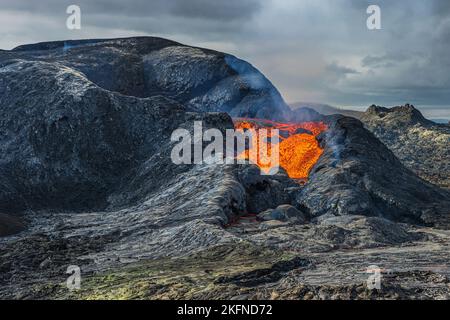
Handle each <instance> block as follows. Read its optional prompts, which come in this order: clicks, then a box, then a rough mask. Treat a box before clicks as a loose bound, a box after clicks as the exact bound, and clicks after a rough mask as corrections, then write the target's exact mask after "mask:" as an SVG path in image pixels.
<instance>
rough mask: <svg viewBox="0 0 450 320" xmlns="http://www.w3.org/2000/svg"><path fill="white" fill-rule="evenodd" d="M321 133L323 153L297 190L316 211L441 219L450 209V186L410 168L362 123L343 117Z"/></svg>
mask: <svg viewBox="0 0 450 320" xmlns="http://www.w3.org/2000/svg"><path fill="white" fill-rule="evenodd" d="M329 125H330V126H329V129H328V131H327V132H326V133H325V134H323V135H322V136H321V137H320V140H321V144H322V146H323V147H324V153H323V155H322V156H321V158H320V159H319V161H318V163H317V164H316V166H315V167H314V169H313V170H312V172H311V174H310V181H309V182H308V184H307V185H306V186H305V188H304V189H303V190H302V191H301V193H300V194H299V195H298V196H297V204H298V205H300V206H304V207H306V208H307V209H308V210H309V213H310V214H311V215H312V216H313V217H314V216H315V217H317V216H320V215H323V214H333V215H365V216H378V217H384V218H387V219H391V220H396V221H399V220H402V221H408V222H413V223H424V222H433V221H434V222H438V221H439V223H440V221H442V219H441V218H442V217H443V216H445V217H447V219H448V216H449V213H450V195H449V192H448V191H446V190H444V189H440V188H438V187H436V186H433V185H432V184H430V183H427V182H425V181H424V180H422V179H421V178H419V177H417V176H416V175H415V174H414V173H412V172H411V171H410V170H409V169H407V168H405V167H404V166H403V165H402V163H401V162H400V161H399V160H398V159H397V158H396V157H395V155H394V154H393V153H392V152H391V151H390V150H389V149H388V148H387V147H386V146H385V145H384V144H383V143H381V142H380V141H379V140H378V139H377V138H376V137H375V136H374V135H373V134H372V133H370V132H369V131H368V130H366V129H365V128H364V126H363V124H362V123H361V122H360V121H359V120H356V119H354V118H346V117H340V118H339V119H338V120H336V121H332V122H329Z"/></svg>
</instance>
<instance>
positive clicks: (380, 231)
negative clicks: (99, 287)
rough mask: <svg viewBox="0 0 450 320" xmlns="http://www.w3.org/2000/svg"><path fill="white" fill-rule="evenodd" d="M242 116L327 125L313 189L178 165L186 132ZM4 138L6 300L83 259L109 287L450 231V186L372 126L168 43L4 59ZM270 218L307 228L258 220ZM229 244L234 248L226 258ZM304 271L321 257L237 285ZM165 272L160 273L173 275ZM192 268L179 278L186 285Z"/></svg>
mask: <svg viewBox="0 0 450 320" xmlns="http://www.w3.org/2000/svg"><path fill="white" fill-rule="evenodd" d="M230 115H231V116H240V117H257V118H270V119H282V118H284V119H295V120H296V121H306V120H308V119H309V120H310V121H325V122H327V124H328V125H329V130H328V131H327V132H326V133H324V134H322V135H321V136H320V137H319V140H320V143H321V145H322V146H323V148H324V154H323V156H322V157H321V159H320V160H319V162H318V163H317V165H316V166H315V167H314V168H313V170H312V172H311V176H310V179H309V181H308V183H307V184H306V185H305V186H302V185H300V184H299V183H297V182H295V181H293V180H292V179H290V178H289V177H288V176H287V175H286V173H285V172H283V171H280V172H279V173H278V174H277V175H274V176H261V175H260V174H259V169H258V168H256V167H255V166H251V165H238V166H230V165H220V164H196V165H174V164H173V163H172V161H171V159H170V152H171V150H172V147H173V145H174V143H173V142H171V141H170V135H171V133H172V131H173V130H174V129H176V128H185V129H187V130H189V131H190V132H192V130H193V123H194V121H202V123H203V127H204V128H205V129H206V128H212V127H214V128H218V129H220V130H222V131H223V130H225V129H227V128H232V126H233V124H232V119H231V117H230ZM0 133H1V135H0V151H1V154H0V186H1V188H0V236H1V238H0V297H1V298H4V297H8V298H10V297H14V298H35V297H37V295H38V294H39V297H42V296H43V297H46V296H52V294H53V293H51V292H48V291H46V290H49V289H48V288H49V286H50V285H49V283H53V284H54V283H59V284H60V283H62V282H63V281H64V280H65V279H66V276H67V275H66V273H65V272H66V268H67V266H68V265H74V264H75V265H79V266H81V267H82V270H83V276H86V277H87V278H89V277H93V279H95V277H96V275H97V274H101V273H105V274H106V276H105V279H108V278H109V277H108V273H109V272H113V271H115V270H122V268H123V267H124V266H127V265H129V264H135V263H141V262H142V261H146V262H148V261H162V262H161V263H162V265H163V266H166V265H168V264H170V261H172V259H175V260H173V261H176V262H177V268H179V267H180V266H181V265H183V264H182V263H181V264H179V262H178V260H176V259H187V260H189V259H190V258H192V259H193V261H194V264H196V263H197V262H198V260H197V258H196V257H197V254H198V255H200V256H201V255H204V256H206V257H207V259H206V260H208V259H211V262H209V263H212V264H216V263H217V262H222V263H223V258H224V257H228V254H229V252H230V250H231V251H233V250H235V248H239V246H241V245H242V244H243V243H245V244H246V245H248V247H250V248H253V247H254V246H256V247H257V248H258V249H257V250H253V249H251V250H250V257H249V259H250V262H251V263H252V267H253V268H255V266H256V267H258V266H257V262H255V261H256V260H255V261H253V259H258V257H260V255H258V254H256V253H254V251H256V252H259V251H261V250H265V249H266V248H269V249H270V250H275V252H276V253H277V254H276V255H275V256H276V257H279V256H282V255H283V254H284V253H286V254H287V253H289V254H292V253H298V252H302V253H304V254H308V255H311V258H314V257H316V258H317V256H315V255H316V254H318V255H320V254H322V253H324V252H331V251H336V250H350V249H355V248H358V249H368V248H380V247H383V246H400V245H413V244H414V242H416V241H422V240H423V241H425V240H424V239H426V237H423V236H422V234H421V233H420V232H419V231H417V230H416V229H415V227H414V226H411V225H406V224H405V225H404V224H398V223H397V221H403V222H410V223H414V224H418V225H421V224H424V223H425V224H429V225H433V224H435V225H439V226H443V227H445V226H446V223H448V214H449V210H448V208H449V204H448V203H449V194H448V192H447V191H446V190H443V189H440V188H438V187H436V186H434V185H431V184H429V183H427V182H425V181H423V180H422V179H420V178H419V177H417V176H416V175H415V174H414V173H413V172H411V171H410V170H408V169H406V168H405V167H404V166H403V165H402V163H401V162H400V161H399V160H398V159H397V158H396V157H395V155H394V154H393V153H392V152H391V151H389V150H388V149H387V148H386V147H385V146H384V145H383V144H382V143H381V142H380V141H379V140H378V139H377V138H376V137H375V136H374V135H372V134H371V133H370V132H369V131H368V130H367V129H365V128H364V127H363V125H362V123H361V122H359V121H358V120H356V119H352V118H345V117H339V116H328V117H324V116H322V115H320V114H318V113H316V112H313V111H311V110H301V111H296V112H293V113H291V112H290V111H289V109H288V108H287V106H286V105H285V104H284V102H283V101H282V99H281V96H280V95H279V93H278V91H277V90H276V89H275V88H274V87H273V86H272V85H271V84H270V82H269V81H268V80H267V79H266V78H265V77H264V76H263V75H262V74H260V73H259V72H258V71H257V70H256V69H255V68H254V67H252V66H251V65H250V64H248V63H246V62H244V61H241V60H239V59H237V58H235V57H232V56H230V55H227V54H223V53H219V52H214V51H211V50H206V49H199V48H193V47H188V46H184V45H181V44H178V43H175V42H172V41H168V40H164V39H159V38H149V37H144V38H129V39H113V40H88V41H66V42H52V43H41V44H35V45H27V46H21V47H19V48H16V49H15V50H12V51H1V52H0ZM268 209H272V210H278V211H279V212H281V213H282V215H284V216H286V217H287V218H288V220H292V216H294V217H295V218H294V220H295V219H296V220H297V222H301V223H284V222H282V221H267V222H263V223H260V222H259V221H258V220H257V219H255V216H256V215H257V214H260V213H261V212H264V211H265V210H268ZM350 216H355V217H354V218H353V217H352V218H348V219H347V217H350ZM311 219H312V221H311ZM305 220H306V221H308V222H311V223H303V222H304V221H305ZM24 226H26V228H24ZM20 231H21V232H20ZM18 232H20V233H18ZM426 232H427V233H428V234H433V232H435V231H433V230H431V229H427V231H426ZM4 236H6V237H4ZM436 238H438V239H440V240H439V241H442V243H443V245H442V248H441V247H437V248H434V251H433V259H434V260H436V259H437V258H436V257H439V256H440V255H442V252H445V250H446V249H447V247H448V246H447V244H448V243H450V241H448V237H447V236H446V235H436ZM218 247H220V248H226V249H225V250H223V251H222V250H219V251H218V252H219V253H217V251H216V249H217V248H218ZM418 247H420V250H422V249H423V250H422V251H421V252H425V253H426V248H428V247H427V245H420V246H419V245H418ZM229 248H231V249H229ZM280 250H281V252H280ZM380 250H381V249H380ZM403 253H404V256H406V257H410V256H411V255H412V254H411V253H410V252H409V251H405V252H403ZM425 253H423V255H424V256H425ZM184 257H186V258H184ZM272 258H273V256H272V255H271V259H272ZM350 258H351V257H350V255H346V256H345V257H344V258H342V259H341V260H342V261H344V262H346V261H347V260H346V259H350ZM353 258H355V256H353ZM233 259H235V260H232V261H231V262H230V261H229V260H224V261H225V262H226V263H227V265H226V266H225V267H226V269H229V266H230V265H235V264H238V263H237V262H236V261H240V260H239V259H238V258H233ZM320 259H325V260H326V257H325V256H320ZM320 259H319V260H318V261H317V263H319V265H321V263H323V261H322V260H320ZM389 259H393V258H392V257H391V256H390V258H389ZM442 259H444V262H445V258H442ZM200 260H201V259H200ZM296 261H306V260H302V259H299V258H295V257H294V258H292V259H290V260H289V259H288V260H283V261H277V260H276V259H275V261H272V260H270V262H271V265H269V266H265V267H261V268H259V267H258V268H257V270H256V272H253V271H252V272H246V271H242V272H241V273H242V274H239V275H237V276H236V277H237V278H236V277H229V279H241V278H243V279H244V282H243V283H246V280H245V278H251V281H252V282H251V283H252V284H255V285H260V284H263V285H270V284H271V283H272V282H277V283H278V284H277V286H278V287H279V288H283V287H285V286H288V287H289V286H290V284H289V283H290V281H291V280H292V281H294V280H293V279H297V278H296V277H293V278H292V277H290V276H289V273H290V272H303V271H304V270H303V269H302V270H298V269H299V268H300V267H299V266H298V264H297V263H292V262H296ZM266 262H267V261H264V263H266ZM347 262H348V261H347ZM207 264H208V263H207ZM362 264H363V262H358V263H355V264H354V268H353V269H352V270H353V271H355V270H357V269H358V268H360V267H361V265H362ZM280 266H283V268H281V269H282V270H278V269H279V267H280ZM284 266H288V267H287V268H284ZM301 266H302V268H303V267H304V268H313V266H314V264H304V265H303V264H301ZM207 267H208V268H209V267H210V266H207ZM213 268H215V267H214V266H213ZM324 268H325V267H324ZM192 270H195V272H197V271H198V270H197V269H195V268H193V269H192ZM165 271H166V269H165V268H164V267H161V265H158V269H157V272H158V273H159V272H165ZM247 271H248V270H247ZM199 272H206V271H205V270H201V271H199ZM125 274H127V273H125ZM179 274H180V273H179V269H176V270H175V273H174V274H172V275H171V278H170V279H172V280H173V279H178V276H179ZM258 274H262V275H263V277H262V278H261V279H257V278H258V277H257V275H258ZM255 275H256V276H255ZM267 275H274V277H272V276H267ZM195 277H197V274H196V275H195ZM113 278H114V277H113ZM199 278H203V276H202V275H201V274H200V275H199ZM225 278H226V277H225ZM105 279H103V280H105ZM227 279H228V278H227ZM177 281H179V280H177ZM211 281H212V282H211V283H218V282H217V279H213V280H211ZM286 281H287V282H286ZM145 282H146V283H147V281H145ZM194 282H195V281H194ZM194 282H193V283H194ZM42 283H45V285H42ZM130 283H132V282H130ZM239 283H240V282H239ZM293 283H295V281H294V282H293ZM297 284H298V283H297ZM202 285H204V286H205V287H208V284H202ZM32 287H33V288H38V289H36V290H35V291H34V289H33V291H32V290H30V288H32ZM59 287H61V286H60V285H59ZM94 287H95V285H94ZM137 287H138V286H137ZM53 288H54V287H53ZM208 288H209V287H208ZM54 290H55V292H59V291H58V290H60V289H54ZM120 290H121V289H119V291H120ZM204 294H205V295H202V294H200V295H199V297H208V295H207V294H206V293H204ZM211 294H215V295H213V297H216V298H217V297H219V296H221V295H220V294H219V293H217V292H216V293H211ZM230 294H231V293H230Z"/></svg>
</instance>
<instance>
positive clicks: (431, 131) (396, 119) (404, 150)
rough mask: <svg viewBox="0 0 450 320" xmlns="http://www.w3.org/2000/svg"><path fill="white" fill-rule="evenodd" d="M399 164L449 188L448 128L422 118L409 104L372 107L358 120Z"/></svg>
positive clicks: (449, 146) (449, 153)
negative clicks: (400, 162) (396, 158)
mask: <svg viewBox="0 0 450 320" xmlns="http://www.w3.org/2000/svg"><path fill="white" fill-rule="evenodd" d="M361 120H362V121H363V122H364V125H365V126H366V127H367V128H368V129H369V130H370V131H371V132H373V133H374V134H375V136H376V137H377V138H378V139H380V140H381V141H382V142H383V143H384V144H385V145H386V146H387V147H388V148H389V149H391V150H392V151H393V152H394V154H395V155H396V156H397V157H398V158H399V159H400V160H401V161H402V163H403V164H404V165H405V166H406V167H408V168H409V169H411V170H412V171H414V172H415V173H416V174H417V175H418V176H420V177H421V178H423V179H425V180H427V181H429V182H431V183H434V184H436V185H438V186H441V187H445V188H447V189H448V188H450V126H449V125H445V124H436V123H434V122H432V121H429V120H427V119H425V118H424V117H423V116H422V114H421V113H420V111H419V110H417V109H416V108H415V107H414V106H412V105H409V104H407V105H405V106H399V107H395V108H390V109H388V108H383V107H378V106H371V107H370V108H369V109H367V111H366V112H365V113H364V114H363V116H362V117H361Z"/></svg>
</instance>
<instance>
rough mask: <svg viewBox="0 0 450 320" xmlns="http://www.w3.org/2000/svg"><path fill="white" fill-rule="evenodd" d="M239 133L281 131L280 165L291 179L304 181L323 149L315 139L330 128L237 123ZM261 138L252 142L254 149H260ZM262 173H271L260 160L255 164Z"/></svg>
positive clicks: (309, 124)
mask: <svg viewBox="0 0 450 320" xmlns="http://www.w3.org/2000/svg"><path fill="white" fill-rule="evenodd" d="M234 127H235V129H236V130H243V131H245V130H248V129H254V130H255V131H256V132H257V131H258V130H259V129H278V130H279V141H280V144H279V165H280V167H282V168H283V169H284V170H286V172H287V174H288V175H289V177H290V178H292V179H299V180H304V179H307V178H308V175H309V172H310V170H311V168H312V167H313V166H314V165H315V164H316V162H317V161H318V160H319V158H320V156H321V155H322V153H323V149H322V148H321V147H320V146H319V143H318V142H317V139H316V137H317V136H318V135H319V134H320V133H321V132H323V131H325V130H327V126H326V124H325V123H323V122H301V123H279V122H274V121H270V120H260V119H245V118H237V119H234ZM270 132H272V131H271V130H269V135H268V136H269V137H271V135H270ZM258 136H259V135H255V137H253V138H252V140H253V141H252V144H251V146H252V148H258V145H259V141H258ZM270 151H271V150H270V143H267V153H268V155H269V156H270ZM249 152H250V151H249V150H248V149H247V150H245V151H244V153H242V154H240V155H238V158H240V159H249ZM256 164H257V165H258V166H259V167H260V169H261V170H263V171H265V172H269V170H270V169H271V167H270V166H268V165H267V161H264V159H260V158H258V161H257V163H256Z"/></svg>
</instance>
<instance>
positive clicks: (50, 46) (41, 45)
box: [0, 36, 182, 52]
mask: <svg viewBox="0 0 450 320" xmlns="http://www.w3.org/2000/svg"><path fill="white" fill-rule="evenodd" d="M133 40H151V41H152V42H161V43H164V44H167V45H182V44H180V43H178V42H175V41H172V40H167V39H164V38H158V37H145V36H143V37H126V38H105V39H77V40H59V41H48V42H47V41H46V42H38V43H33V44H25V45H20V46H17V47H15V48H13V49H12V50H11V51H16V52H17V51H18V52H20V51H41V50H55V49H61V48H64V47H76V46H83V45H93V44H101V43H105V42H120V41H133ZM0 51H8V50H0Z"/></svg>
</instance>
